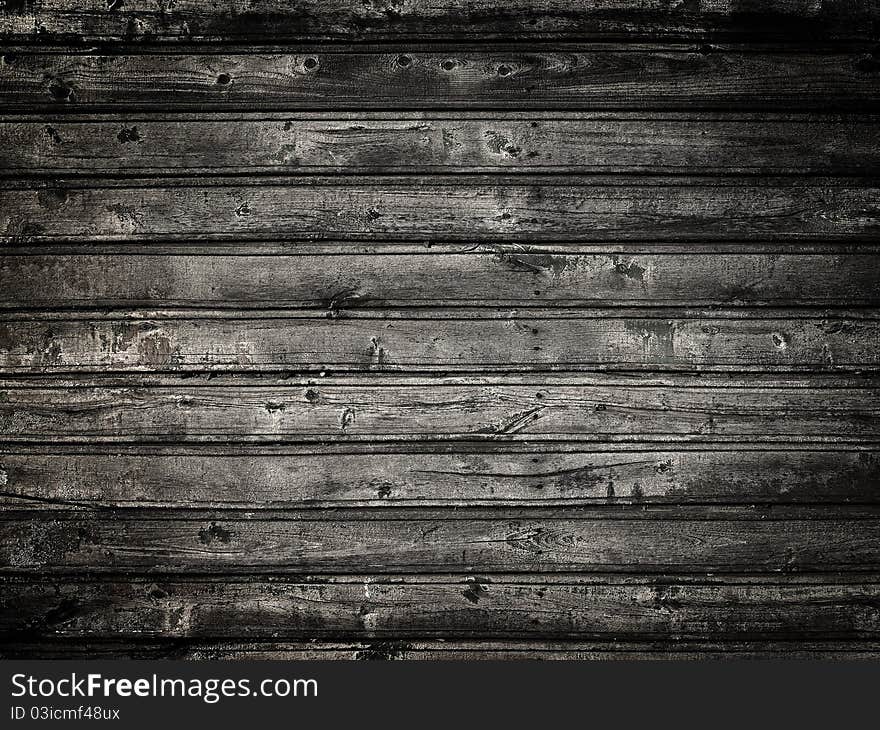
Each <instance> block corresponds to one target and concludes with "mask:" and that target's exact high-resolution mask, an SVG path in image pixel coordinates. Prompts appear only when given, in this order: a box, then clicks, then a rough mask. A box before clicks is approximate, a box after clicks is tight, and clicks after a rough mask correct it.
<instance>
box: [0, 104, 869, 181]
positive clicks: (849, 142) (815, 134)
mask: <svg viewBox="0 0 880 730" xmlns="http://www.w3.org/2000/svg"><path fill="white" fill-rule="evenodd" d="M266 116H267V115H265V114H250V115H238V116H232V115H228V114H226V115H216V114H215V115H199V116H197V117H194V116H192V115H179V114H178V115H164V116H163V115H155V114H153V115H137V114H123V115H116V116H114V117H112V118H107V117H103V118H100V119H94V118H92V119H82V120H69V119H68V118H65V117H59V116H57V115H50V116H44V117H43V118H40V119H32V120H28V121H19V120H18V119H16V118H15V117H7V118H6V119H5V120H3V121H0V169H2V170H3V171H4V172H6V173H8V174H11V173H15V174H16V175H31V174H42V175H62V176H63V175H69V174H72V173H75V174H78V175H83V174H96V175H97V174H105V175H122V174H127V175H145V174H149V175H186V174H191V173H194V172H200V173H205V174H218V173H224V174H229V173H231V174H267V173H272V174H278V173H291V174H303V173H308V172H315V173H327V172H343V173H385V172H406V173H420V174H424V173H432V172H436V173H454V172H492V171H499V172H505V173H515V172H565V173H576V172H582V173H606V172H610V173H624V172H644V173H650V174H660V173H691V174H705V173H712V174H715V173H721V174H744V173H749V174H758V173H762V174H771V175H775V174H781V173H790V174H798V175H800V174H806V173H810V174H872V173H874V172H875V171H876V170H877V169H878V168H880V152H878V150H880V132H878V129H880V125H878V119H877V118H875V117H874V116H870V115H851V116H848V117H843V118H841V116H839V115H814V116H810V117H807V118H804V117H803V116H801V115H792V114H787V115H779V114H777V115H767V114H764V115H751V116H745V115H742V114H694V113H691V114H686V115H678V116H672V115H670V114H665V115H663V114H653V115H645V114H641V115H636V114H632V113H629V114H627V113H617V114H616V115H613V116H612V115H610V114H607V113H606V114H596V113H593V114H589V113H584V114H567V115H559V114H556V115H548V114H545V113H534V114H531V115H525V114H515V113H514V114H511V113H508V114H506V115H501V114H497V113H496V114H491V113H484V114H477V113H468V112H462V113H460V114H457V115H448V114H447V115H438V114H436V113H433V114H425V113H423V114H409V115H406V114H404V115H401V114H396V115H387V114H381V115H379V114H372V115H369V114H367V113H364V112H362V113H360V114H347V115H343V114H338V113H337V114H335V115H330V116H328V115H327V114H312V115H309V116H304V115H301V114H300V115H295V114H292V115H281V114H274V115H271V116H270V118H266ZM389 116H390V118H389Z"/></svg>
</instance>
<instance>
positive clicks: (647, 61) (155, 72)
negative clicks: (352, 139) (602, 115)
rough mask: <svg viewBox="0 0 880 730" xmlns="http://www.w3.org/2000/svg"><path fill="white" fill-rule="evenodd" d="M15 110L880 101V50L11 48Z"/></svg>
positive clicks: (2, 93)
mask: <svg viewBox="0 0 880 730" xmlns="http://www.w3.org/2000/svg"><path fill="white" fill-rule="evenodd" d="M4 58H5V61H4V63H3V64H2V65H0V104H2V105H3V108H4V111H5V112H13V111H26V112H33V111H35V110H38V109H46V110H50V109H51V110H53V111H62V110H63V111H70V110H74V111H75V110H80V111H83V110H88V109H91V110H102V109H108V110H110V109H120V108H124V109H126V110H134V109H151V108H152V109H154V110H155V109H156V108H163V109H169V110H170V109H177V110H187V109H189V110H206V109H216V110H222V109H247V110H249V111H252V110H254V109H265V110H272V109H275V110H284V111H289V110H297V109H299V110H303V109H325V110H334V111H338V110H340V109H355V110H362V109H389V108H400V109H431V108H441V107H442V108H443V109H452V108H458V109H462V108H464V109H493V108H498V109H502V108H504V109H540V110H549V109H579V110H591V109H680V110H685V109H687V110H699V109H704V110H713V109H726V110H733V111H744V110H774V109H781V110H816V111H827V110H835V111H840V110H853V111H859V112H864V111H869V110H872V109H873V110H876V109H878V103H880V84H878V83H877V74H878V70H880V64H878V61H877V59H876V57H875V56H874V55H872V48H871V47H870V46H865V47H852V48H845V49H843V50H834V51H819V50H808V51H803V50H802V51H797V50H794V51H792V50H784V51H768V50H762V49H761V48H760V47H759V48H748V47H746V48H743V47H729V48H725V47H710V46H694V45H691V46H668V47H667V46H657V47H653V48H652V47H635V48H634V47H626V46H622V47H612V48H591V47H589V46H584V45H580V46H573V47H571V48H568V47H566V46H564V45H555V46H554V47H553V49H552V50H542V49H538V50H523V49H522V48H517V47H513V48H509V49H508V48H499V49H497V50H496V49H487V48H486V47H485V46H484V47H483V48H482V49H474V48H468V47H466V46H461V45H456V46H454V47H451V48H448V49H447V50H443V51H437V50H433V49H430V48H429V49H420V48H413V47H412V45H411V44H410V45H406V46H403V47H398V48H393V49H387V48H383V49H380V50H367V49H361V48H353V49H332V48H330V47H328V46H326V45H318V46H316V47H315V48H314V50H309V49H303V50H301V51H299V52H297V53H289V52H288V53H283V52H277V51H273V50H272V49H269V50H265V51H261V50H260V49H256V48H253V47H243V48H239V49H234V50H232V51H225V52H222V53H220V52H203V53H180V52H178V53H175V52H164V51H160V52H150V53H140V54H137V53H134V54H133V53H130V52H122V53H115V52H113V51H111V50H107V51H105V52H104V53H95V52H94V51H86V52H73V53H57V52H45V51H41V50H39V49H37V50H34V49H33V48H23V49H18V50H17V51H16V52H14V53H9V54H6V55H4Z"/></svg>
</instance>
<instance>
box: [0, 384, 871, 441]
mask: <svg viewBox="0 0 880 730" xmlns="http://www.w3.org/2000/svg"><path fill="white" fill-rule="evenodd" d="M547 380H548V382H547V383H546V384H544V385H543V386H539V387H536V386H533V385H529V386H525V385H520V386H516V385H509V384H506V383H505V384H503V385H478V384H472V385H457V384H449V385H445V386H440V385H431V384H430V383H428V384H416V385H411V386H409V387H406V386H403V387H401V386H400V385H397V386H381V385H372V386H370V385H355V384H352V385H337V386H333V385H327V386H325V385H323V384H315V385H313V386H310V387H307V388H302V387H293V388H291V387H272V386H266V387H262V386H260V387H242V386H238V387H233V386H217V387H205V386H202V385H194V386H187V385H181V386H179V387H138V388H111V387H106V388H101V387H70V386H68V387H56V388H47V387H40V386H39V385H36V384H34V385H29V386H28V387H24V388H6V389H4V390H3V398H2V399H0V424H2V425H3V427H4V431H5V433H6V439H7V440H8V441H37V442H40V441H47V440H51V441H56V442H59V441H70V442H80V443H81V442H88V441H93V440H98V441H106V442H131V441H135V442H137V441H151V442H172V443H180V442H181V441H187V440H192V441H194V442H202V441H219V442H228V441H254V442H270V443H277V442H281V443H284V442H298V441H306V442H309V441H315V442H329V441H343V442H344V441H352V440H354V441H357V440H364V439H366V440H374V441H385V440H387V441H422V440H433V439H436V440H446V439H453V440H455V439H464V440H474V439H477V440H492V441H495V440H533V439H537V440H576V441H626V442H633V441H635V442H640V441H644V440H647V441H660V442H664V441H670V440H672V441H679V440H687V441H698V442H704V441H709V442H712V441H734V442H737V441H742V440H744V438H746V437H748V438H753V439H759V440H761V439H763V440H769V441H789V442H795V443H805V442H809V441H811V440H815V441H818V442H824V441H845V442H875V441H876V440H877V431H878V422H880V389H876V388H867V387H864V386H862V387H850V388H847V387H833V386H827V385H826V386H825V387H822V388H805V387H794V388H790V387H786V386H780V387H775V388H774V387H772V386H771V387H765V388H764V389H751V388H749V387H748V386H747V385H746V386H742V385H741V386H739V387H727V386H725V385H724V384H723V383H722V384H719V385H717V386H716V387H700V386H695V387H691V388H676V387H653V386H615V387H603V386H575V385H563V386H554V385H552V384H551V383H552V381H551V380H550V379H549V378H548V379H547Z"/></svg>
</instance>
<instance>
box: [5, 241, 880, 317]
mask: <svg viewBox="0 0 880 730" xmlns="http://www.w3.org/2000/svg"><path fill="white" fill-rule="evenodd" d="M350 248H351V247H349V249H350ZM307 250H308V249H307V248H303V249H302V253H301V254H298V255H288V256H240V255H239V256H224V255H222V253H220V252H217V253H216V254H215V255H210V256H206V255H196V254H194V255H188V256H187V255H140V254H133V255H128V256H126V255H121V254H118V253H117V254H111V255H93V254H83V255H79V256H70V255H58V254H54V255H43V256H33V255H31V256H16V255H14V254H11V253H10V254H7V255H5V256H4V257H3V259H2V261H0V307H3V308H16V307H18V308H22V307H25V308H27V307H51V308H56V309H66V308H77V307H90V308H104V307H106V308H138V307H163V308H173V307H186V308H193V307H195V308H212V307H213V308H222V309H230V310H246V309H261V308H266V307H271V308H272V309H275V310H278V309H283V308H295V309H306V308H326V307H330V306H331V305H332V303H333V302H336V306H337V307H338V308H339V307H342V308H345V309H355V308H363V307H426V306H427V307H431V306H446V307H450V306H454V307H474V306H476V305H478V304H481V303H482V304H485V305H486V306H488V307H493V306H512V307H553V306H555V307H559V306H562V307H572V306H574V307H576V306H614V305H620V304H624V305H630V306H649V305H654V306H656V305H660V306H663V305H666V306H669V305H671V306H682V307H685V306H690V307H699V306H713V305H727V306H731V305H732V306H742V305H751V306H754V305H762V304H772V305H775V306H788V305H800V306H829V307H830V306H842V305H850V306H868V305H871V306H877V305H880V255H878V254H876V253H856V254H853V253H844V252H841V253H838V254H836V255H827V254H826V255H817V254H806V255H798V254H782V253H742V254H727V253H716V254H713V255H712V256H707V255H705V254H696V253H695V254H650V253H648V254H640V255H621V254H616V253H609V254H581V253H569V252H567V251H566V250H565V248H557V249H556V250H553V249H552V248H550V249H549V250H547V251H541V252H537V253H531V252H529V250H528V248H526V249H525V250H517V248H516V247H505V246H498V247H497V250H495V251H494V252H492V251H491V248H489V250H481V251H468V252H462V253H445V254H444V253H433V252H432V251H430V250H426V251H425V252H423V253H420V254H414V253H399V254H379V253H347V252H345V248H343V247H340V251H339V253H335V254H329V253H325V254H316V255H310V254H308V253H306V251H307Z"/></svg>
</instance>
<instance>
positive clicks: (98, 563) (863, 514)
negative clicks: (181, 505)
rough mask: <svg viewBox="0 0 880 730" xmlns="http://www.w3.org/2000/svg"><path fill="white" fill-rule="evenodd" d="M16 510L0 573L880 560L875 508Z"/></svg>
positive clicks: (784, 565) (770, 565)
mask: <svg viewBox="0 0 880 730" xmlns="http://www.w3.org/2000/svg"><path fill="white" fill-rule="evenodd" d="M15 514H16V513H13V512H7V513H6V514H5V515H4V516H3V518H2V519H0V572H10V571H12V572H16V573H18V572H22V571H38V572H39V573H40V574H47V573H63V574H70V573H73V572H82V571H86V572H88V574H89V575H94V574H97V573H103V572H119V571H123V570H124V571H132V570H133V571H139V572H149V573H161V574H173V575H177V574H180V573H186V572H195V573H197V574H204V573H207V572H213V573H223V574H230V573H235V574H241V575H246V576H250V575H253V574H254V573H255V572H261V571H262V572H266V571H268V572H276V573H277V572H292V573H302V572H304V571H318V572H326V573H363V572H369V573H376V574H383V573H421V574H425V573H437V572H440V573H448V572H455V571H478V572H505V573H545V572H550V573H552V572H559V571H563V572H564V571H584V572H629V571H636V572H639V573H682V574H684V573H696V574H703V573H705V572H707V571H709V572H721V573H724V572H736V573H750V572H756V573H762V572H768V571H798V572H802V571H857V572H864V571H876V570H877V568H878V567H880V513H878V511H877V508H867V507H856V508H836V509H833V508H831V507H828V506H824V507H820V508H804V509H798V510H794V509H789V510H785V509H782V508H777V509H775V510H773V511H767V510H765V509H764V508H758V509H755V508H751V507H741V508H730V509H728V510H726V511H723V512H722V511H721V510H720V508H715V509H713V510H705V509H703V508H699V507H693V508H683V507H665V508H664V507H653V508H651V509H650V511H640V510H633V508H632V507H622V508H619V509H613V508H609V507H606V508H601V507H600V508H593V509H586V508H579V509H567V510H563V509H557V510H555V511H550V512H549V513H548V511H547V510H546V509H545V510H541V511H537V513H536V512H535V511H529V510H527V509H524V508H519V509H517V510H515V511H508V512H502V513H501V514H499V513H498V511H497V510H485V509H484V510H480V511H474V510H457V511H455V512H452V513H450V511H448V510H441V511H437V512H435V513H428V514H420V513H418V512H413V511H412V510H407V511H406V512H405V513H404V514H401V511H400V510H396V511H393V512H386V511H377V510H373V511H370V512H361V511H353V510H337V511H333V512H329V513H321V514H315V513H310V514H309V515H307V516H303V515H301V514H299V513H293V512H287V513H281V514H274V515H266V516H264V517H251V516H241V515H240V514H239V515H235V514H233V515H211V516H204V517H192V516H190V514H188V513H181V512H176V511H175V510H173V509H170V510H165V511H164V513H163V515H162V516H161V517H155V516H153V517H151V516H144V515H142V514H132V515H121V514H115V515H114V514H111V515H107V516H101V515H100V514H99V515H95V516H92V515H89V516H73V515H71V514H70V513H61V514H58V515H54V516H53V515H52V514H51V513H50V514H42V515H36V514H34V513H33V512H29V513H25V515H24V516H21V517H15V516H14V515H15ZM214 517H216V519H214ZM475 593H477V594H479V590H477V591H475ZM475 597H476V596H475Z"/></svg>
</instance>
